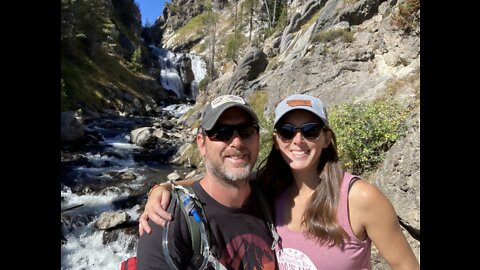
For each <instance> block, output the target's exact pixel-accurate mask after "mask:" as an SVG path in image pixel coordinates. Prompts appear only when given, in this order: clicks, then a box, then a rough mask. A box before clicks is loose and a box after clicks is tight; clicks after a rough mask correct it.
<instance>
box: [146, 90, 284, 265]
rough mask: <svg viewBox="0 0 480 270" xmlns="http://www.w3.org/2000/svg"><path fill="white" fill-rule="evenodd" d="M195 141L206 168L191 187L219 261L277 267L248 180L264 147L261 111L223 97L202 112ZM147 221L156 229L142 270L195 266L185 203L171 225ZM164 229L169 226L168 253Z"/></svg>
mask: <svg viewBox="0 0 480 270" xmlns="http://www.w3.org/2000/svg"><path fill="white" fill-rule="evenodd" d="M196 142H197V146H198V149H199V152H200V154H201V155H202V157H203V159H204V164H205V169H206V172H205V176H204V178H203V179H201V180H200V181H198V182H195V183H194V184H193V185H192V188H193V190H194V192H195V194H196V196H197V197H198V199H199V200H200V201H201V202H202V205H203V208H204V211H205V215H206V217H207V219H208V224H209V227H210V233H211V234H210V239H211V242H212V246H213V247H214V250H215V253H216V254H215V255H216V257H217V259H218V260H219V261H220V263H221V264H223V265H224V266H225V267H227V268H228V269H275V268H276V259H275V253H274V251H272V250H271V249H270V247H271V245H272V241H273V239H272V237H271V233H270V231H269V228H268V227H267V225H266V223H265V220H264V213H263V212H262V209H261V207H260V202H259V198H258V197H257V196H255V193H252V187H251V183H250V182H249V176H250V173H251V171H252V168H253V166H254V164H255V161H256V159H257V155H258V151H259V126H258V118H257V115H256V114H255V112H254V111H253V110H252V108H251V107H250V106H249V105H248V104H247V103H246V102H245V101H244V100H243V99H242V98H241V97H238V96H233V95H225V96H220V97H218V98H216V99H214V100H213V101H212V102H211V103H210V104H208V105H207V107H206V108H205V110H204V111H203V114H202V122H201V127H200V128H199V132H198V134H197V137H196ZM148 225H149V226H150V227H151V228H152V232H151V233H150V234H142V235H141V236H140V238H139V244H138V251H137V269H139V270H145V269H149V270H151V269H170V268H171V266H169V264H168V263H167V260H170V259H171V261H170V263H173V264H174V265H175V267H176V268H178V269H191V268H192V265H191V260H192V256H193V251H192V247H191V242H190V240H191V239H190V235H189V231H188V228H187V225H186V219H185V216H184V215H183V214H182V213H181V210H180V207H176V208H175V210H174V213H173V219H172V220H171V221H170V223H169V224H168V225H167V226H165V227H161V226H159V225H157V224H155V223H153V222H152V221H150V220H149V223H148ZM163 230H168V231H167V233H166V234H167V235H168V239H167V240H168V249H167V255H165V251H164V250H163V249H162V239H163V238H162V234H163ZM165 246H167V244H165ZM168 253H169V254H168ZM168 255H170V256H168ZM167 256H168V257H167Z"/></svg>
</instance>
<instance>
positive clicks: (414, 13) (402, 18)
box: [392, 0, 420, 33]
mask: <svg viewBox="0 0 480 270" xmlns="http://www.w3.org/2000/svg"><path fill="white" fill-rule="evenodd" d="M419 10H420V0H405V1H404V2H403V3H401V4H399V6H398V10H397V12H396V13H394V14H393V15H392V24H393V25H394V26H396V27H398V28H399V29H401V30H403V31H404V32H406V33H408V32H410V31H412V30H413V29H415V28H417V26H418V24H419V23H420V16H419V14H418V11H419Z"/></svg>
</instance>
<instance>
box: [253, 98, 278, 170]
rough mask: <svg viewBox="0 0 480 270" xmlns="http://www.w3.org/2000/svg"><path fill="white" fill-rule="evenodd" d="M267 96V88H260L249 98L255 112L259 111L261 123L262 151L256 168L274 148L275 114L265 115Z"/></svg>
mask: <svg viewBox="0 0 480 270" xmlns="http://www.w3.org/2000/svg"><path fill="white" fill-rule="evenodd" d="M267 98H268V92H267V90H259V91H255V93H254V94H253V95H251V96H250V97H249V99H248V103H250V105H251V106H252V108H253V110H254V111H255V113H257V116H258V121H259V124H260V151H259V153H258V157H257V163H256V164H255V168H257V167H258V165H259V164H260V162H262V161H263V160H264V159H265V158H266V157H267V156H268V154H269V153H270V150H271V149H272V143H273V141H272V132H273V114H269V115H265V104H266V103H267Z"/></svg>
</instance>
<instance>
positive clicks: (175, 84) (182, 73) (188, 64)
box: [150, 46, 207, 101]
mask: <svg viewBox="0 0 480 270" xmlns="http://www.w3.org/2000/svg"><path fill="white" fill-rule="evenodd" d="M150 48H152V51H151V53H152V54H153V55H155V56H157V57H158V61H159V63H160V68H161V72H160V82H161V83H162V86H163V88H164V89H165V90H167V91H171V92H173V93H175V95H176V96H177V98H179V99H180V100H183V99H185V100H187V101H195V99H196V97H197V95H198V84H199V82H200V81H202V80H203V78H205V75H206V72H207V69H206V65H205V62H204V61H203V60H202V58H201V57H200V56H198V55H196V54H193V53H173V52H171V51H169V50H167V49H165V48H158V47H154V46H150Z"/></svg>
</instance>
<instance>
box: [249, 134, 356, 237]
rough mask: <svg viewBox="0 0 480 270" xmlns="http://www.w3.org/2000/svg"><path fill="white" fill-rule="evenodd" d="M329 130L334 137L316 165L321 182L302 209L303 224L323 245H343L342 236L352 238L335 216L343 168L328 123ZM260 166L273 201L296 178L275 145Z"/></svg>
mask: <svg viewBox="0 0 480 270" xmlns="http://www.w3.org/2000/svg"><path fill="white" fill-rule="evenodd" d="M328 131H329V132H331V133H332V141H331V142H330V144H329V145H328V147H327V148H325V149H323V150H322V154H321V156H320V162H319V164H318V167H317V171H318V173H319V176H318V177H319V178H320V182H319V184H318V186H317V187H316V188H315V191H314V193H313V194H312V196H311V197H310V199H309V202H308V203H307V207H306V209H305V211H304V212H303V216H302V225H304V226H305V228H306V231H307V232H308V234H309V236H310V237H313V238H315V239H316V240H317V241H318V242H319V243H320V244H321V245H325V244H328V245H338V246H340V245H341V244H342V240H343V239H345V238H347V239H349V237H348V235H347V233H346V232H345V231H344V230H343V229H342V227H341V226H340V225H339V224H338V222H337V216H336V215H337V208H338V205H339V199H340V187H341V184H342V179H343V169H342V166H341V164H340V162H339V159H338V154H337V149H336V143H337V142H336V137H335V134H334V133H333V131H332V130H331V129H330V128H329V127H327V126H326V127H324V132H328ZM273 139H274V138H273ZM264 163H265V165H264V166H263V164H264ZM259 168H260V169H259V170H258V180H259V181H258V183H259V184H260V185H261V186H262V187H263V188H264V189H265V190H266V191H268V192H267V196H268V195H269V196H270V198H269V199H270V200H271V201H274V200H275V199H276V198H277V197H278V195H280V194H281V193H282V192H283V191H284V190H285V189H286V188H287V187H288V186H290V185H291V184H292V183H293V181H294V179H293V174H292V171H291V169H290V166H289V165H288V164H287V162H285V160H284V159H283V157H282V155H281V153H280V151H279V150H277V149H276V148H275V147H274V146H273V145H272V150H271V151H270V153H269V155H268V156H267V158H266V159H265V160H263V161H262V162H261V163H260V165H259Z"/></svg>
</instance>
